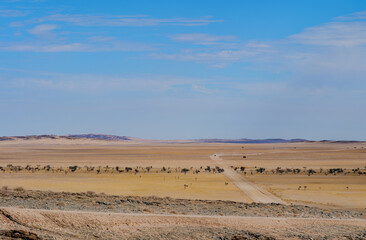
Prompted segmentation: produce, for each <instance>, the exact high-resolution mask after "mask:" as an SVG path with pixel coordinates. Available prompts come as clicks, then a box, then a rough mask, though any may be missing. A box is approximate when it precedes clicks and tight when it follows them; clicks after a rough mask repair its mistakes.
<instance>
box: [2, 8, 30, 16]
mask: <svg viewBox="0 0 366 240" xmlns="http://www.w3.org/2000/svg"><path fill="white" fill-rule="evenodd" d="M25 15H27V13H26V12H23V11H19V10H10V9H5V10H4V9H3V10H0V16H1V17H23V16H25Z"/></svg>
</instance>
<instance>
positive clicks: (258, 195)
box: [210, 154, 287, 204]
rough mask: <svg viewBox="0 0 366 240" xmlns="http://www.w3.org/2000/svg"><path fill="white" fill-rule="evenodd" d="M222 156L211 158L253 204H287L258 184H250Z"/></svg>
mask: <svg viewBox="0 0 366 240" xmlns="http://www.w3.org/2000/svg"><path fill="white" fill-rule="evenodd" d="M220 156H221V154H213V155H211V156H210V158H211V159H212V160H213V161H214V162H215V163H216V164H217V165H218V166H219V167H220V168H223V169H224V174H225V176H226V177H228V178H229V179H230V180H231V182H233V183H234V184H235V185H236V186H237V187H238V188H239V189H240V190H241V191H242V192H243V193H244V194H245V195H246V196H248V197H249V198H250V199H251V200H252V201H253V202H259V203H281V204H287V203H286V202H284V201H283V200H281V199H280V198H278V197H276V196H274V195H273V194H271V193H269V192H267V191H266V190H264V189H261V188H260V187H258V186H257V185H256V184H254V183H251V182H249V181H248V180H247V179H245V178H244V177H243V176H241V175H240V174H239V173H237V172H235V171H234V170H233V169H231V167H229V166H227V165H226V164H225V162H224V160H223V159H222V158H220Z"/></svg>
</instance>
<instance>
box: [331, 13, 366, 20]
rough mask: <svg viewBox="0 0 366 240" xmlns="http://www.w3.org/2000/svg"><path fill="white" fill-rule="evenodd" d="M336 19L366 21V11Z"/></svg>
mask: <svg viewBox="0 0 366 240" xmlns="http://www.w3.org/2000/svg"><path fill="white" fill-rule="evenodd" d="M335 19H338V20H362V19H366V11H361V12H355V13H351V14H348V15H345V16H340V17H337V18H335Z"/></svg>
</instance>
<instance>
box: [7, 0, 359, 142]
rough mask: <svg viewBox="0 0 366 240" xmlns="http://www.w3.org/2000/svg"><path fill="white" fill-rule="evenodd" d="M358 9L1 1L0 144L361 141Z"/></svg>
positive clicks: (350, 4)
mask: <svg viewBox="0 0 366 240" xmlns="http://www.w3.org/2000/svg"><path fill="white" fill-rule="evenodd" d="M365 109H366V1H364V0H347V1H344V0H342V1H340V0H321V1H319V0H316V1H314V0H307V1H293V0H288V1H285V0H278V1H272V0H256V1H249V0H248V1H240V0H233V1H218V0H210V1H208V0H207V1H204V0H195V1H191V0H185V1H168V0H166V1H164V0H154V1H151V0H133V1H127V0H124V1H120V0H107V1H97V0H88V1H84V0H79V1H71V0H63V1H57V0H0V135H1V136H17V135H18V136H19V135H33V134H57V135H66V134H79V133H103V134H115V135H124V136H132V137H140V138H150V139H193V138H286V139H291V138H306V139H312V140H322V139H332V140H341V139H342V140H366V137H365V136H366V121H365V120H366V110H365Z"/></svg>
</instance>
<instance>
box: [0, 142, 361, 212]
mask: <svg viewBox="0 0 366 240" xmlns="http://www.w3.org/2000/svg"><path fill="white" fill-rule="evenodd" d="M214 153H219V154H220V155H221V157H220V158H221V159H222V160H223V161H222V162H223V164H224V165H225V166H230V167H231V166H234V167H235V166H236V167H237V166H246V167H247V169H248V170H255V167H264V168H266V169H267V170H269V169H275V168H277V167H283V168H286V167H290V168H294V167H298V168H301V169H304V168H303V167H307V168H314V169H319V168H324V169H326V168H337V167H342V168H347V169H352V168H362V169H364V168H365V166H366V144H365V143H319V142H314V143H286V144H245V145H243V144H222V143H219V144H218V143H210V144H208V143H187V142H181V143H154V142H125V141H102V140H87V139H78V140H66V139H55V140H47V139H43V140H42V139H41V140H15V141H1V142H0V166H6V165H7V164H13V165H22V166H26V165H28V164H30V165H32V166H36V165H38V164H39V165H42V166H44V165H47V164H50V165H51V166H52V167H59V166H63V167H68V166H71V165H78V166H85V165H88V166H106V165H109V166H120V167H122V168H124V167H136V166H145V167H146V166H153V167H154V168H156V169H158V168H161V167H163V166H165V167H172V168H176V167H181V168H183V167H187V168H191V167H194V168H200V167H201V166H203V167H205V166H207V165H210V166H215V165H217V164H218V163H217V162H215V161H213V160H212V159H210V157H209V156H211V155H212V154H214ZM243 156H246V158H245V159H244V158H243ZM226 172H229V171H228V169H227V171H226ZM178 175H179V176H178ZM178 175H173V174H172V175H167V174H150V175H145V174H142V177H141V178H139V176H135V175H126V174H121V175H118V176H117V175H110V174H101V175H98V176H97V175H96V174H91V175H83V174H79V173H73V174H68V175H58V174H54V175H47V174H43V173H42V174H35V175H31V174H26V173H24V174H23V173H17V174H15V173H11V174H8V173H6V174H4V173H0V176H1V177H0V185H1V186H11V187H17V186H23V187H25V188H26V189H42V190H55V191H74V192H78V191H88V190H91V191H96V192H105V193H109V194H126V195H136V196H138V195H140V196H148V195H156V196H171V197H178V198H190V199H212V200H213V199H222V200H235V201H243V202H250V201H251V200H252V199H251V198H250V197H249V196H248V195H249V194H248V193H247V194H243V192H242V191H241V190H240V188H238V187H236V185H235V184H233V183H232V181H233V182H237V183H238V182H239V181H236V180H233V179H231V180H230V179H228V178H227V177H225V176H224V174H212V175H210V174H202V173H200V174H198V175H193V174H190V173H187V175H183V174H178ZM178 177H179V179H178ZM246 177H247V178H249V179H250V181H251V182H253V183H254V184H257V185H259V186H260V187H261V189H265V190H267V191H268V192H270V193H272V195H275V196H277V197H280V198H282V200H285V201H286V202H288V203H291V202H293V203H296V202H302V203H308V204H321V205H328V206H332V207H334V206H335V207H346V208H362V207H365V205H364V201H363V199H364V198H365V195H364V193H365V188H364V187H363V186H366V175H363V176H342V175H337V176H334V177H329V176H328V177H327V178H324V177H320V176H316V175H314V176H310V177H308V176H302V177H300V176H295V175H286V176H285V175H282V176H278V175H273V177H272V176H269V175H268V176H259V175H256V174H254V175H253V176H251V175H246ZM196 178H197V180H196ZM225 182H227V183H228V184H227V185H225ZM184 185H188V187H186V188H185V187H184ZM304 185H307V186H308V190H309V191H306V192H305V191H298V190H297V188H298V186H304ZM245 186H248V184H246V185H245ZM346 187H348V189H347V191H345V189H346ZM319 188H320V190H321V191H318V190H317V189H319ZM257 192H258V191H257Z"/></svg>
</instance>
